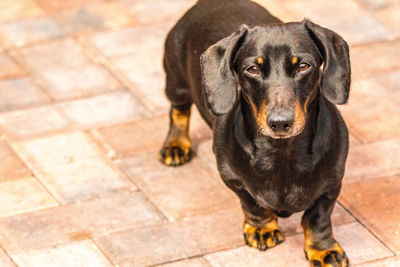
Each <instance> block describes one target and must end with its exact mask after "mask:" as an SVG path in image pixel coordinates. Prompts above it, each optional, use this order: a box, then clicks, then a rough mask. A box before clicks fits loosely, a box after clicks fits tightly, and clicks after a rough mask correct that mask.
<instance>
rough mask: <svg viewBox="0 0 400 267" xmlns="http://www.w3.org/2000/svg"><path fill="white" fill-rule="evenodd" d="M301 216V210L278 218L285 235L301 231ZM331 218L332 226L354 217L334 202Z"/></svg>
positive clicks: (352, 220) (350, 221) (353, 220)
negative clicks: (286, 216) (287, 216)
mask: <svg viewBox="0 0 400 267" xmlns="http://www.w3.org/2000/svg"><path fill="white" fill-rule="evenodd" d="M302 216H303V212H298V213H295V214H293V215H292V216H290V217H289V218H278V222H279V227H280V229H281V230H282V232H283V234H284V235H285V236H291V235H294V234H300V233H303V228H301V225H300V223H301V217H302ZM331 220H332V224H333V225H334V226H338V225H343V224H348V223H352V222H355V219H354V217H353V216H352V215H351V214H350V213H348V212H347V211H346V210H345V209H344V208H342V206H340V204H338V203H336V205H335V208H334V210H333V212H332V216H331Z"/></svg>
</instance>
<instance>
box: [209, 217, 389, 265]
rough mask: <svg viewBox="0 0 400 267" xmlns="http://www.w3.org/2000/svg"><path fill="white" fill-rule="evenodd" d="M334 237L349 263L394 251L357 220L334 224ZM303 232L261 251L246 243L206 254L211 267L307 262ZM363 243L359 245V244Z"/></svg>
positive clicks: (386, 254) (299, 263) (383, 255)
mask: <svg viewBox="0 0 400 267" xmlns="http://www.w3.org/2000/svg"><path fill="white" fill-rule="evenodd" d="M334 233H335V237H336V238H337V240H338V241H339V242H340V243H341V245H342V246H343V249H344V250H345V251H346V254H347V256H348V257H349V259H350V261H351V263H352V264H357V263H360V262H364V261H368V260H375V259H381V258H385V257H389V256H392V255H393V254H392V253H391V252H390V250H388V249H387V248H386V247H385V246H384V245H382V244H381V243H380V242H379V240H377V239H376V238H375V237H374V236H373V235H371V233H369V232H368V230H366V229H365V228H364V227H362V226H361V225H360V224H359V223H351V224H347V225H341V226H338V227H334ZM303 244H304V238H303V235H296V236H292V237H289V238H287V239H286V240H285V242H284V243H282V244H281V245H279V246H277V247H275V248H273V249H270V250H267V251H265V252H263V253H260V252H258V251H257V250H255V249H252V248H249V247H240V248H237V249H234V250H229V251H223V252H217V253H215V254H210V255H206V256H205V258H206V259H207V260H208V261H209V262H210V263H211V266H213V267H220V266H232V267H234V266H235V267H236V266H237V267H239V266H261V265H264V264H265V263H268V266H276V267H280V266H304V267H306V266H309V263H308V262H307V261H306V259H305V258H304V252H303ZM360 244H362V246H360Z"/></svg>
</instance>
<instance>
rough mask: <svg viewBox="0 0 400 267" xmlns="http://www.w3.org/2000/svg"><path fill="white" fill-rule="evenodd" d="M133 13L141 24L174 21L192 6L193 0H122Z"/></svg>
mask: <svg viewBox="0 0 400 267" xmlns="http://www.w3.org/2000/svg"><path fill="white" fill-rule="evenodd" d="M122 2H123V3H125V4H126V5H127V7H128V8H129V9H130V11H131V12H132V13H133V14H134V15H135V17H136V18H137V20H138V22H139V23H140V24H141V25H150V24H159V23H164V22H169V21H172V22H176V21H178V19H179V18H180V17H182V16H183V14H184V13H185V11H186V10H188V9H189V8H190V7H192V6H193V5H194V4H195V3H196V1H195V0H170V1H168V2H166V1H163V0H152V1H151V0H142V1H129V0H122Z"/></svg>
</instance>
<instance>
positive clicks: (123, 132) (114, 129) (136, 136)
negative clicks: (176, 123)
mask: <svg viewBox="0 0 400 267" xmlns="http://www.w3.org/2000/svg"><path fill="white" fill-rule="evenodd" d="M167 132H168V117H167V116H161V117H157V118H152V119H144V120H139V121H135V122H130V123H124V124H118V125H113V126H108V127H103V128H99V129H94V130H91V131H90V134H91V136H92V137H93V138H94V139H95V140H96V142H97V143H98V145H99V146H100V147H101V148H102V149H103V150H104V151H105V152H106V154H107V156H108V157H109V158H110V159H112V160H114V159H119V158H126V157H133V156H136V155H139V154H142V153H146V152H152V153H154V152H157V151H158V150H160V149H161V146H162V144H163V143H164V139H165V137H166V136H167ZM155 157H157V155H155Z"/></svg>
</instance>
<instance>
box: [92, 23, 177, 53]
mask: <svg viewBox="0 0 400 267" xmlns="http://www.w3.org/2000/svg"><path fill="white" fill-rule="evenodd" d="M172 26H173V24H172V23H166V24H159V25H151V26H143V27H134V28H128V29H124V30H118V31H111V32H104V33H99V34H96V35H95V36H93V38H92V42H93V43H94V44H95V45H96V47H97V48H98V49H99V50H100V51H101V52H102V53H103V54H104V55H105V56H108V57H114V56H121V55H126V54H132V53H141V52H143V51H149V50H150V51H151V50H159V51H161V50H162V49H163V47H164V40H165V38H166V37H167V33H168V32H169V30H170V29H171V28H172ZM138 36H140V38H138Z"/></svg>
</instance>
